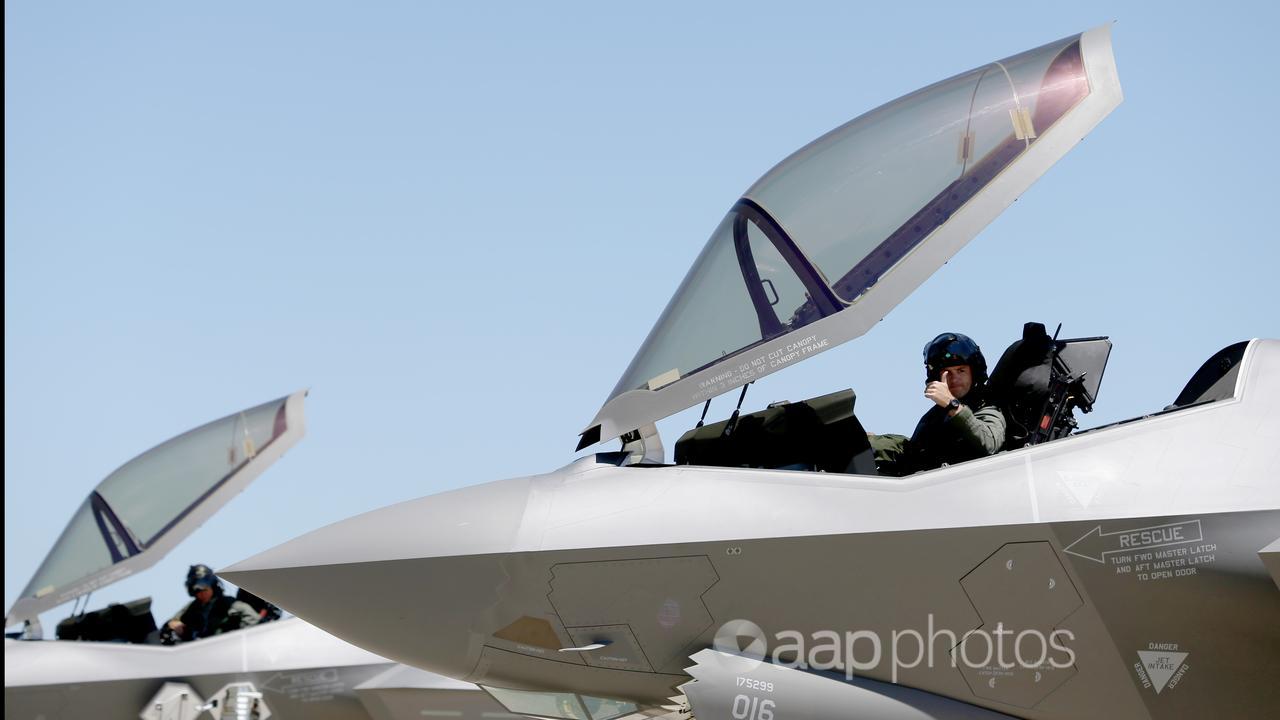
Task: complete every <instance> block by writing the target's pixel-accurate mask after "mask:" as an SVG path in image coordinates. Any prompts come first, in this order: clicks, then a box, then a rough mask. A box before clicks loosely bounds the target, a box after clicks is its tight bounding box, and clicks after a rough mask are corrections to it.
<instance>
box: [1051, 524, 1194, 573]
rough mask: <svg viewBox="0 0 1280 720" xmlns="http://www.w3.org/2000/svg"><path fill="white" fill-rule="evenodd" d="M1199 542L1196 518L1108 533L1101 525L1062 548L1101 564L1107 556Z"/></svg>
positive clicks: (1064, 550)
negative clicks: (1103, 530)
mask: <svg viewBox="0 0 1280 720" xmlns="http://www.w3.org/2000/svg"><path fill="white" fill-rule="evenodd" d="M1202 540H1204V533H1203V532H1202V530H1201V528H1200V520H1199V519H1196V520H1188V521H1185V522H1177V523H1169V524H1167V525H1155V526H1152V527H1144V528H1136V529H1133V530H1117V531H1115V532H1109V533H1104V532H1102V526H1101V525H1099V526H1097V527H1095V528H1094V529H1092V530H1090V531H1089V532H1087V533H1085V534H1084V536H1083V537H1081V538H1080V539H1079V540H1076V541H1075V542H1073V543H1071V544H1070V545H1068V546H1066V547H1065V548H1063V552H1067V553H1071V554H1072V555H1075V556H1076V557H1082V558H1085V559H1086V560H1092V561H1094V562H1096V563H1102V562H1106V556H1107V554H1108V553H1117V552H1129V551H1131V550H1144V549H1147V548H1156V547H1164V546H1165V545H1181V544H1182V543H1189V542H1200V541H1202Z"/></svg>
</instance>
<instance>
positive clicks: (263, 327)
mask: <svg viewBox="0 0 1280 720" xmlns="http://www.w3.org/2000/svg"><path fill="white" fill-rule="evenodd" d="M605 5H606V4H604V3H581V4H574V5H569V4H563V5H562V4H551V3H509V4H505V3H504V4H484V5H483V6H482V5H481V4H479V3H476V4H466V3H449V4H444V3H441V4H435V5H432V4H427V3H384V4H380V5H377V6H374V5H372V4H354V3H317V2H293V3H284V2H281V3H269V4H261V3H138V2H117V3H89V2H83V3H43V2H41V3H36V2H6V4H5V20H6V23H5V221H4V223H5V466H4V468H5V604H6V607H7V606H8V605H10V604H11V603H12V602H13V601H14V599H15V597H16V595H17V593H18V592H20V591H21V589H22V587H23V586H24V585H25V583H26V582H27V580H28V578H29V577H30V576H31V574H32V573H33V572H34V570H35V568H36V566H37V565H38V563H39V561H40V559H41V557H42V556H43V555H44V553H45V552H46V551H47V550H48V548H49V547H50V546H51V545H52V544H53V541H54V540H55V539H56V537H57V535H58V533H59V532H60V531H61V530H62V528H63V526H64V524H65V522H66V521H67V519H68V518H69V517H70V514H71V512H72V511H73V510H74V509H75V508H76V506H77V505H78V504H79V503H80V502H81V500H82V499H83V497H84V496H85V494H86V493H87V492H88V491H89V490H90V489H91V488H92V487H93V485H94V484H95V483H97V482H98V481H99V480H100V479H101V478H103V477H104V476H105V475H106V474H108V473H109V472H110V471H112V470H113V469H115V468H116V467H117V466H118V465H119V464H121V463H122V462H124V461H126V460H127V459H129V458H130V457H132V456H134V455H136V454H137V453H139V452H141V451H143V450H145V449H147V448H149V447H150V446H152V445H154V444H156V443H158V442H160V441H162V440H165V439H167V438H168V437H171V436H173V435H175V434H177V433H179V432H181V431H183V430H186V429H188V428H190V427H193V426H195V425H198V424H200V423H203V422H205V421H207V420H211V419H213V418H215V417H220V416H222V415H225V414H227V413H230V412H232V411H235V410H237V409H240V408H242V407H247V406H249V405H253V404H257V403H260V402H263V401H265V400H267V399H270V398H274V397H278V396H281V395H284V394H287V393H289V392H291V391H294V390H297V389H300V388H305V387H309V388H311V389H312V393H311V396H310V399H309V401H308V410H309V412H308V421H309V434H308V437H307V438H306V439H305V440H304V441H303V443H302V444H301V445H300V446H298V447H297V448H296V449H294V450H293V451H292V452H291V453H290V454H289V455H288V456H286V457H285V458H284V459H283V460H282V461H281V462H280V463H279V464H278V465H277V466H276V467H274V468H273V469H272V470H270V471H269V472H268V473H267V474H266V475H264V476H263V477H262V478H261V479H260V480H259V481H258V483H257V484H255V485H254V486H251V487H250V488H249V490H247V491H246V492H245V493H244V494H243V495H241V496H240V497H238V498H236V499H235V500H234V501H233V502H232V503H231V504H230V505H228V506H227V507H226V508H225V509H224V510H223V512H222V513H221V514H220V515H218V516H217V517H215V518H214V519H212V520H211V521H210V522H208V523H207V524H206V525H205V526H204V527H203V528H202V529H201V530H199V531H198V532H197V533H196V534H195V535H193V536H192V537H191V539H189V540H188V541H187V542H186V543H184V544H183V545H181V546H179V548H178V549H177V550H176V551H175V552H174V553H173V554H172V555H171V556H170V558H169V559H168V560H166V561H164V562H162V563H161V564H160V566H159V567H157V568H155V569H153V570H152V571H150V572H148V573H146V574H144V575H142V576H140V577H137V578H134V579H131V580H128V581H125V582H122V583H120V584H119V585H117V586H114V587H112V588H110V589H108V590H104V591H101V592H100V593H98V594H97V595H95V596H94V598H93V603H94V604H95V605H101V604H105V603H106V602H108V601H112V600H127V599H132V598H135V597H139V596H143V595H154V596H155V598H156V600H155V604H156V614H157V615H158V616H161V617H163V616H167V615H168V614H169V613H171V612H173V611H174V610H176V609H177V608H178V607H179V606H180V605H181V603H182V602H183V601H184V600H185V599H186V598H185V593H184V592H183V590H182V587H181V582H182V578H183V576H184V574H185V571H186V566H187V565H188V564H190V563H194V562H205V563H208V564H210V565H213V566H215V567H217V566H223V565H227V564H230V563H232V562H235V561H237V560H240V559H242V558H244V557H246V556H248V555H251V554H253V553H255V552H257V551H259V550H262V549H265V548H267V547H269V546H272V545H275V544H277V543H280V542H283V541H285V540H288V539H290V538H292V537H295V536H297V535H299V534H301V533H303V532H305V531H308V530H310V529H313V528H316V527H319V526H321V525H324V524H327V523H329V522H332V521H335V520H338V519H341V518H343V517H346V516H349V515H351V514H354V513H357V512H361V511H364V510H369V509H373V508H376V507H380V506H383V505H386V504H389V503H393V502H396V501H400V500H406V499H410V498H414V497H418V496H421V495H425V494H430V493H434V492H437V491H441V490H445V489H449V488H454V487H459V486H463V485H468V484H473V483H478V482H483V481H487V480H494V479H500V478H504V477H511V476H515V475H523V474H531V473H535V472H544V471H548V470H551V469H554V468H556V467H559V466H561V465H563V464H565V463H567V462H568V461H570V460H571V459H572V458H573V457H574V454H573V453H572V452H571V451H572V448H573V447H574V443H575V441H576V438H577V433H578V431H580V430H581V429H583V427H584V426H585V425H586V423H587V422H588V421H589V420H590V419H591V418H592V416H593V415H594V413H595V411H596V409H597V408H598V407H599V405H600V404H601V403H602V402H603V400H604V399H605V397H606V395H607V394H608V392H609V390H610V389H611V388H612V387H613V385H614V383H615V382H616V381H617V379H618V377H619V375H620V374H621V373H622V370H623V369H624V367H625V366H626V363H627V361H628V360H629V359H630V357H631V355H632V354H633V352H634V351H635V349H636V348H637V347H638V345H639V344H640V341H641V340H642V339H643V337H644V335H645V333H646V332H647V331H648V329H649V327H650V326H651V324H652V322H653V321H654V319H655V318H656V317H657V315H658V313H659V311H660V310H661V309H662V307H663V305H664V304H665V303H666V301H667V299H668V297H669V296H670V294H671V292H672V291H673V290H674V288H675V286H676V285H677V284H678V282H679V281H680V279H681V277H682V276H683V274H684V272H685V269H686V268H687V267H688V265H689V264H690V262H691V261H692V260H693V258H694V256H695V255H696V253H697V252H698V250H699V249H700V248H701V246H702V244H703V243H704V242H705V240H706V238H707V237H708V235H709V234H710V232H711V230H712V229H713V228H714V227H715V225H716V224H717V222H718V221H719V219H720V217H721V216H722V215H723V213H724V212H725V211H726V210H727V209H728V207H729V206H730V204H732V202H733V201H734V200H735V199H736V198H737V197H738V196H739V194H740V193H741V192H742V191H743V190H745V189H746V187H747V186H748V185H750V184H751V183H752V181H754V180H755V179H756V178H757V177H759V176H760V175H761V174H763V173H764V172H765V171H766V170H768V169H769V167H771V166H772V165H773V164H774V163H775V162H777V161H778V160H780V159H781V158H782V157H784V156H785V155H787V154H788V153H790V152H791V151H792V150H794V149H796V148H798V147H800V146H801V145H803V144H804V143H806V142H808V141H809V140H811V139H813V138H814V137H816V136H818V135H819V134H821V133H823V132H825V131H827V130H828V129H830V128H832V127H834V126H836V125H838V124H840V123H842V122H844V121H845V120H848V119H849V118H852V117H854V116H856V115H858V114H861V113H862V112H864V111H866V110H869V109H871V108H873V107H875V106H876V105H879V104H880V103H882V102H885V101H888V100H890V99H892V98H895V97H897V96H899V95H902V94H904V93H906V92H908V91H910V90H913V89H915V88H917V87H919V86H922V85H925V84H928V83H930V82H933V81H934V80H938V79H941V78H943V77H946V76H949V75H952V74H954V73H956V72H959V71H962V70H967V69H969V68H971V67H974V66H977V65H981V64H983V63H985V62H987V61H990V60H994V59H998V58H1001V57H1004V56H1007V55H1011V54H1013V53H1016V52H1019V51H1021V50H1024V49H1027V48H1031V47H1034V46H1036V45H1039V44H1041V43H1044V42H1047V41H1050V40H1053V39H1056V38H1059V37H1063V36H1066V35H1068V34H1072V33H1075V32H1079V31H1082V30H1085V29H1088V28H1091V27H1094V26H1097V25H1100V24H1102V23H1106V22H1111V21H1116V24H1115V26H1114V29H1113V32H1114V42H1115V49H1116V56H1117V61H1118V65H1119V69H1120V77H1121V81H1122V83H1123V85H1124V89H1125V94H1126V100H1125V103H1124V104H1123V105H1121V106H1120V108H1119V109H1118V110H1117V111H1116V112H1115V113H1114V114H1113V115H1112V116H1111V117H1110V118H1109V119H1107V120H1106V121H1104V123H1103V124H1102V125H1101V126H1100V127H1099V128H1098V129H1097V130H1095V131H1094V133H1093V134H1092V135H1090V136H1089V137H1088V138H1087V139H1086V140H1085V142H1084V143H1083V144H1081V145H1080V146H1079V147H1077V148H1076V150H1075V151H1073V152H1072V153H1071V154H1069V155H1068V156H1067V157H1066V158H1065V159H1064V160H1063V161H1062V162H1061V163H1059V164H1058V165H1057V166H1056V167H1054V168H1053V169H1052V170H1051V171H1050V172H1049V174H1048V175H1046V176H1045V177H1044V178H1043V179H1041V180H1040V181H1039V183H1037V184H1036V185H1035V186H1034V187H1033V188H1032V189H1031V190H1030V191H1029V192H1028V193H1027V194H1026V195H1024V196H1023V197H1022V199H1021V200H1020V201H1019V202H1018V203H1016V204H1015V205H1014V206H1013V207H1012V208H1010V209H1009V210H1008V211H1007V212H1006V213H1005V214H1004V215H1003V216H1001V218H999V219H998V220H997V221H996V222H995V223H993V224H992V225H991V226H990V227H989V228H988V229H987V230H986V231H985V232H984V233H983V234H982V235H980V236H979V237H978V238H977V239H976V240H975V241H974V242H973V243H972V244H971V245H970V246H969V247H968V248H967V249H965V250H964V251H963V252H961V253H960V255H959V256H957V257H956V258H955V259H954V260H953V261H952V262H951V263H950V265H948V266H947V267H945V268H943V270H942V271H941V272H939V273H938V274H937V275H936V276H935V277H934V278H933V279H932V280H930V281H929V282H928V283H927V284H926V285H925V286H924V287H923V288H922V289H921V290H920V291H919V292H917V293H916V294H915V295H913V296H912V297H911V298H909V299H908V300H907V301H906V302H905V303H903V304H902V305H901V306H899V308H898V309H896V310H895V311H894V312H893V313H891V314H890V315H889V316H888V317H887V318H886V319H885V320H884V322H883V323H881V324H880V325H879V326H877V327H876V328H875V329H874V330H872V332H870V333H869V334H868V335H866V336H865V337H863V338H861V339H860V340H858V341H856V342H854V343H851V344H850V345H847V346H845V347H841V348H838V349H836V350H833V351H830V352H827V353H825V354H823V355H821V356H819V357H817V358H815V359H813V360H810V361H808V362H805V363H803V364H801V365H799V366H796V367H793V368H791V369H789V370H788V371H786V372H782V373H779V374H777V375H774V376H771V377H769V378H767V379H766V380H764V381H762V382H759V383H757V385H756V386H754V387H753V388H752V390H751V391H750V393H749V394H748V396H747V406H748V407H751V408H756V407H760V406H762V405H763V404H764V403H766V402H769V401H771V400H780V399H792V400H795V399H799V398H802V397H806V396H811V395H817V394H820V393H823V392H828V391H831V390H835V389H839V388H842V387H849V386H852V387H853V388H854V389H855V390H857V392H858V394H859V405H858V407H859V415H860V417H861V418H862V419H863V422H864V424H865V425H866V426H867V427H868V429H871V430H875V431H881V432H890V431H897V432H909V431H910V428H911V427H912V425H913V424H914V422H915V419H916V418H917V417H918V416H919V414H920V413H921V412H923V411H924V410H925V409H926V405H925V403H924V401H923V400H922V399H921V398H920V387H921V383H922V377H921V374H922V371H921V366H920V356H919V352H920V347H921V346H922V345H923V343H924V341H925V340H927V339H928V338H930V337H932V336H933V335H935V334H937V333H938V332H941V331H945V330H960V331H963V332H967V333H969V334H971V335H972V336H974V337H975V338H976V339H977V340H978V341H979V342H980V343H981V344H983V345H984V347H985V348H987V350H988V353H989V354H992V355H998V353H999V351H1000V349H1001V348H1002V347H1003V346H1004V345H1005V344H1007V343H1008V342H1010V341H1012V340H1013V339H1014V338H1015V337H1016V336H1017V334H1018V332H1019V330H1020V327H1021V324H1022V323H1023V322H1024V321H1025V320H1032V319H1035V320H1041V321H1043V322H1045V323H1047V324H1049V325H1050V326H1051V327H1052V325H1053V324H1054V323H1057V322H1059V321H1061V322H1063V323H1064V324H1065V330H1064V333H1065V334H1066V335H1075V336H1079V335H1095V334H1105V335H1110V336H1111V337H1112V339H1113V340H1114V342H1115V351H1114V353H1113V355H1112V363H1111V366H1110V367H1109V369H1108V371H1107V375H1106V378H1105V382H1104V383H1103V388H1102V396H1101V401H1100V404H1099V407H1098V410H1097V411H1096V412H1095V413H1094V414H1093V415H1091V416H1087V417H1086V418H1085V420H1086V424H1087V425H1095V424H1100V423H1102V422H1109V421H1112V420H1117V419H1122V418H1127V417H1133V416H1137V415H1140V414H1142V413H1144V412H1148V411H1152V410H1157V409H1159V408H1161V407H1162V406H1164V405H1166V404H1167V403H1169V402H1170V401H1171V400H1172V399H1173V398H1174V396H1175V395H1176V394H1177V392H1178V391H1179V390H1180V389H1181V387H1182V385H1183V383H1184V382H1185V381H1186V380H1187V378H1188V377H1190V375H1191V373H1192V372H1193V371H1194V370H1195V369H1196V367H1198V366H1199V364H1200V363H1201V362H1202V361H1203V360H1204V359H1205V358H1207V357H1208V356H1209V355H1210V354H1211V353H1213V352H1214V351H1216V350H1218V349H1219V348H1221V347H1223V346H1225V345H1227V344H1228V343H1230V342H1233V341H1236V340H1239V339H1243V338H1249V337H1257V336H1271V337H1276V336H1280V320H1277V308H1278V306H1280V303H1278V302H1277V300H1276V298H1277V297H1280V293H1277V290H1276V286H1277V282H1276V279H1275V278H1276V277H1277V266H1278V265H1280V251H1277V244H1276V229H1275V227H1276V225H1275V215H1274V212H1275V205H1276V195H1277V189H1278V186H1280V183H1278V182H1277V179H1276V175H1275V171H1276V168H1277V166H1280V162H1278V161H1280V153H1278V152H1277V143H1278V140H1277V134H1276V133H1275V132H1274V131H1273V128H1272V126H1273V124H1274V119H1275V118H1276V117H1277V115H1278V114H1280V101H1278V100H1277V93H1276V87H1277V78H1276V75H1277V74H1278V71H1280V62H1277V56H1276V54H1275V53H1276V51H1275V45H1276V39H1275V31H1276V28H1277V27H1280V12H1277V10H1276V6H1275V5H1274V4H1273V3H1264V2H1257V3H1233V2H1215V3H1202V2H1194V3H1192V2H1188V3H1181V4H1179V3H1144V4H1136V3H1135V4H1119V3H1116V2H1075V3H1055V4H1052V5H1050V4H1046V3H1030V4H1021V5H1019V6H1017V7H1016V8H1014V7H1012V6H1007V5H1006V6H1000V7H996V6H995V5H991V6H986V5H984V4H976V5H975V4H972V3H968V4H958V3H920V2H913V3H901V4H899V5H897V6H891V5H890V4H888V3H877V4H875V6H874V8H872V7H871V6H855V5H854V4H852V3H850V4H839V5H817V4H807V3H787V4H785V7H784V6H783V4H780V3H764V4H758V5H756V4H750V3H743V2H732V3H722V4H717V5H713V4H697V5H696V6H695V4H693V3H658V2H653V3H639V4H637V3H632V4H630V5H629V6H627V7H625V8H616V7H606V6H605ZM979 288H980V289H979ZM731 403H732V400H730V399H721V400H720V401H718V402H717V403H715V404H713V406H712V414H713V415H716V416H723V415H725V414H727V413H728V412H729V410H730V407H729V406H730V405H731ZM695 412H696V411H695ZM694 419H696V418H691V417H690V416H689V414H688V413H686V414H684V415H682V416H677V417H676V418H674V419H672V420H670V421H667V422H666V423H664V424H662V425H661V428H662V430H663V433H664V436H665V437H666V438H667V440H668V443H672V442H674V439H675V437H677V436H678V434H679V433H680V432H681V431H682V430H683V429H685V428H687V427H688V426H690V425H691V424H692V422H693V420H694ZM613 445H614V444H610V447H612V446H613ZM68 609H69V608H67V607H64V608H60V609H59V610H57V611H55V612H53V613H49V614H47V615H46V616H45V618H44V621H45V624H46V628H47V629H48V630H49V632H50V633H51V632H52V625H53V624H54V623H56V621H57V620H58V619H59V618H61V617H62V616H64V615H65V614H66V612H67V611H68Z"/></svg>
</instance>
